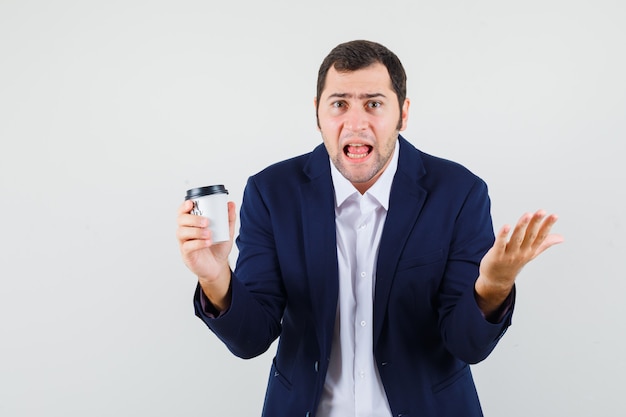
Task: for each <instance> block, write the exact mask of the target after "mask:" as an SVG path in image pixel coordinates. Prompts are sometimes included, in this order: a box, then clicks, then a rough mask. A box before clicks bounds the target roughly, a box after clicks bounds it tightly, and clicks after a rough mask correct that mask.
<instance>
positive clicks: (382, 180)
mask: <svg viewBox="0 0 626 417" xmlns="http://www.w3.org/2000/svg"><path fill="white" fill-rule="evenodd" d="M399 154H400V143H399V141H398V140H396V144H395V149H394V151H393V155H392V157H391V161H389V165H388V166H387V168H386V169H385V170H384V171H383V173H382V174H381V175H380V177H378V180H376V182H375V183H374V184H373V185H372V186H371V187H370V189H369V190H367V191H366V192H365V194H364V195H363V196H368V195H369V196H370V197H373V198H374V199H376V200H377V201H378V203H379V204H380V205H381V206H383V208H384V209H385V210H387V209H388V208H389V195H390V194H391V183H392V182H393V177H394V176H395V174H396V170H397V169H398V155H399ZM330 173H331V176H332V180H333V186H334V188H335V204H336V206H337V207H341V205H342V204H343V203H344V202H345V201H346V200H347V199H348V198H350V197H351V196H353V195H355V194H359V191H358V190H357V189H356V188H354V185H352V183H351V182H350V181H348V180H347V179H346V177H344V176H343V175H342V174H341V173H340V172H339V170H338V169H337V167H335V164H333V162H332V161H331V163H330Z"/></svg>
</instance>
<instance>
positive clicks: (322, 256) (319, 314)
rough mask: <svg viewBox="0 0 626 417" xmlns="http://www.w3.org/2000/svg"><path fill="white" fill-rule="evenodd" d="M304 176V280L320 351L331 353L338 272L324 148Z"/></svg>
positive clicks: (332, 196) (332, 200)
mask: <svg viewBox="0 0 626 417" xmlns="http://www.w3.org/2000/svg"><path fill="white" fill-rule="evenodd" d="M304 172H305V173H306V174H307V175H308V176H309V178H310V182H308V183H304V184H302V186H301V187H300V202H301V207H302V226H303V227H302V234H303V239H304V256H305V262H306V271H307V279H308V285H309V292H310V298H311V305H312V313H313V315H314V317H315V318H316V320H314V321H315V323H317V327H316V332H317V339H318V341H319V343H320V349H321V351H322V352H330V346H331V342H332V336H333V329H334V326H335V316H336V313H337V300H338V293H339V276H338V274H339V272H338V264H337V236H336V231H335V194H334V191H333V184H332V179H331V176H330V161H329V159H328V154H327V153H326V150H325V148H324V147H323V145H320V146H318V147H317V148H316V149H315V150H314V151H313V153H312V154H311V158H310V159H309V162H308V164H307V165H306V167H305V169H304Z"/></svg>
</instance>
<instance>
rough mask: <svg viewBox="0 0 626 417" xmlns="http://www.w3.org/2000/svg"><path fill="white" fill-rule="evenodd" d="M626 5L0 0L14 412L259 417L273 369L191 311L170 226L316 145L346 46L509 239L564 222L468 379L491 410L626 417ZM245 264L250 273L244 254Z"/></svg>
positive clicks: (3, 281) (4, 269) (5, 306)
mask: <svg viewBox="0 0 626 417" xmlns="http://www.w3.org/2000/svg"><path fill="white" fill-rule="evenodd" d="M625 21H626V6H624V3H623V2H622V1H621V0H614V1H610V0H593V1H592V0H589V1H582V0H572V1H565V0H541V1H540V0H529V1H524V2H511V1H496V0H490V1H488V0H479V1H461V0H454V1H452V0H451V1H420V0H417V1H416V0H407V1H400V0H388V1H384V2H374V1H368V0H360V1H355V0H345V1H341V2H338V1H332V2H331V1H319V2H308V3H300V2H293V1H287V0H284V1H269V2H255V1H251V0H248V1H239V2H238V1H232V2H217V1H199V0H196V1H194V0H178V1H158V0H157V1H147V0H124V1H106V2H105V1H70V0H59V1H43V0H19V1H18V0H0V141H1V142H0V143H1V147H0V198H1V204H0V415H2V416H7V417H18V416H19V417H22V416H29V417H31V416H62V417H72V416H81V417H83V416H92V417H96V416H118V417H120V416H148V415H149V416H177V417H180V416H201V415H202V416H244V417H247V416H254V415H259V414H260V410H261V406H262V402H263V395H264V390H265V383H266V379H267V374H268V371H269V364H270V360H271V357H272V354H273V349H274V347H272V349H270V351H269V352H268V353H266V354H265V355H263V356H261V357H259V358H256V359H252V360H248V361H244V360H240V359H237V358H234V357H233V356H232V355H231V354H230V353H229V352H228V351H227V350H226V348H225V347H224V346H223V345H222V344H221V343H220V342H219V341H218V340H217V339H216V338H215V337H214V336H213V335H212V334H211V333H210V332H209V331H208V329H206V328H205V326H204V324H202V322H200V320H198V319H197V318H195V317H194V315H193V308H192V302H191V300H192V293H193V290H194V287H195V278H194V277H193V276H192V275H191V274H190V272H189V271H188V270H187V269H186V268H185V267H184V265H183V264H182V262H181V261H180V258H179V252H178V247H177V243H176V240H175V227H176V226H175V217H176V210H177V208H178V206H179V204H180V203H181V202H182V200H183V197H184V193H185V191H186V190H187V189H188V188H191V187H195V186H202V185H207V184H214V183H223V184H225V185H226V186H227V188H228V189H229V190H230V196H231V198H232V200H233V201H235V202H236V203H237V204H238V205H239V202H240V198H241V194H242V191H243V187H244V184H245V180H246V178H247V177H248V176H249V175H251V174H253V173H255V172H257V171H258V170H260V169H262V168H263V167H265V166H266V165H268V164H270V163H272V162H275V161H278V160H281V159H284V158H286V157H290V156H293V155H296V154H300V153H304V152H307V151H309V150H310V149H312V148H313V147H314V146H315V145H317V144H318V143H320V140H321V139H320V137H319V134H318V132H317V130H316V126H315V116H314V108H313V97H314V95H315V81H316V75H317V69H318V67H319V64H320V62H321V61H322V59H323V58H324V56H325V55H326V54H327V53H328V52H329V51H330V49H332V47H334V46H335V45H336V44H338V43H340V42H344V41H347V40H352V39H357V38H365V39H370V40H375V41H378V42H381V43H383V44H385V45H386V46H388V47H389V48H390V49H392V50H393V51H394V52H396V53H397V54H398V56H399V57H400V58H401V60H402V61H403V63H404V65H405V68H406V70H407V73H408V90H409V97H410V98H411V99H412V106H411V111H410V120H409V128H408V129H407V131H406V132H405V136H406V137H407V138H408V139H409V140H410V141H411V142H412V143H413V144H415V145H416V146H418V147H419V148H421V149H422V150H424V151H426V152H429V153H432V154H435V155H439V156H443V157H446V158H449V159H453V160H455V161H458V162H460V163H462V164H464V165H465V166H467V167H468V168H470V169H471V170H472V171H474V172H475V173H476V174H478V175H480V176H481V177H482V178H484V179H485V181H486V182H487V183H488V184H489V186H490V193H491V197H492V202H493V207H492V209H493V219H494V225H495V227H496V228H499V227H500V226H501V225H502V224H504V223H513V222H515V221H516V220H517V219H518V217H519V216H520V215H521V214H522V213H523V212H525V211H534V210H536V209H538V208H545V209H546V210H548V211H550V212H556V213H558V214H559V215H560V220H559V222H558V223H557V226H556V231H557V232H559V233H562V234H563V235H564V236H565V238H566V242H565V243H564V244H562V245H560V246H558V247H555V248H553V249H551V250H550V251H549V253H546V254H545V255H543V256H542V258H540V259H538V260H536V261H535V262H534V263H533V264H531V265H529V266H528V267H527V268H526V269H525V270H524V271H523V272H522V274H521V276H520V278H519V281H518V304H517V310H516V314H515V317H514V324H513V327H511V329H510V330H509V332H508V333H507V335H506V336H505V338H504V339H503V340H502V342H501V343H500V345H499V346H498V347H497V349H496V351H495V352H494V353H493V354H492V356H490V357H489V358H488V359H487V360H486V361H485V362H483V363H482V364H479V365H477V366H475V367H474V373H475V379H476V383H477V387H478V391H479V394H480V397H481V399H482V403H483V408H484V411H485V414H486V415H487V416H491V417H499V416H513V417H516V416H517V417H526V416H539V417H540V416H549V417H553V416H568V417H583V416H584V417H586V416H603V417H607V416H623V415H625V414H626V405H625V403H624V400H623V391H624V387H625V386H626V376H625V375H626V359H625V357H624V351H625V348H626V346H625V344H626V343H625V338H626V337H625V334H626V333H625V330H626V325H625V320H624V318H625V316H626V308H625V307H624V294H625V292H626V283H625V282H626V281H625V279H624V278H625V277H624V272H625V270H626V268H625V267H626V261H625V258H626V256H625V249H626V246H625V244H624V238H623V235H624V226H625V225H624V210H623V207H624V206H623V205H624V201H625V197H626V192H625V191H624V189H625V187H624V180H625V179H626V171H625V168H624V158H623V150H624V140H625V139H626V122H625V115H626V81H625V77H624V74H626V58H625V54H624V51H626V25H624V22H625ZM235 255H236V253H233V257H234V256H235Z"/></svg>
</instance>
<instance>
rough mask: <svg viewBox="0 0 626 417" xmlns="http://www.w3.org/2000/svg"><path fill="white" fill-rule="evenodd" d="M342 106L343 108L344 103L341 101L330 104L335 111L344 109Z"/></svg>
mask: <svg viewBox="0 0 626 417" xmlns="http://www.w3.org/2000/svg"><path fill="white" fill-rule="evenodd" d="M344 106H345V103H344V102H343V101H334V102H333V103H332V107H334V108H336V109H339V108H341V107H344Z"/></svg>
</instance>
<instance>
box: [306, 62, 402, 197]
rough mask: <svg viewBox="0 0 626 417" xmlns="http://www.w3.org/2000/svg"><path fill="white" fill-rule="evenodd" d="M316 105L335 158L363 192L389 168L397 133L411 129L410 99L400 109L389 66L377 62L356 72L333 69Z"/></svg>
mask: <svg viewBox="0 0 626 417" xmlns="http://www.w3.org/2000/svg"><path fill="white" fill-rule="evenodd" d="M316 104H319V106H318V115H317V116H318V120H319V128H320V131H321V133H322V138H323V139H324V145H325V146H326V150H327V151H328V154H329V155H330V158H331V160H332V161H333V163H334V164H335V166H336V167H337V170H339V172H341V174H342V175H343V176H344V177H346V178H347V179H348V180H349V181H350V182H351V183H352V185H354V186H355V187H356V189H357V190H359V191H360V192H361V193H364V192H365V191H367V190H368V189H369V188H370V187H371V186H372V185H373V184H374V183H375V182H376V180H377V179H378V177H379V176H380V174H382V172H383V171H384V170H385V168H386V167H387V165H389V161H390V160H391V156H392V155H393V151H394V148H395V144H396V139H397V137H398V132H399V131H400V130H404V129H405V128H406V122H407V118H408V110H409V100H408V99H407V100H405V102H404V105H403V106H402V111H400V109H399V106H398V98H397V96H396V93H395V91H394V90H393V88H392V86H391V79H390V77H389V73H388V72H387V68H385V66H384V65H383V64H380V63H375V64H372V65H370V66H369V67H366V68H364V69H360V70H357V71H351V72H337V71H336V70H335V68H334V67H332V68H330V70H329V71H328V74H327V76H326V84H325V87H324V90H323V91H322V93H321V96H320V98H319V103H316ZM399 120H400V122H401V123H400V125H401V127H400V129H398V121H399Z"/></svg>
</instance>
